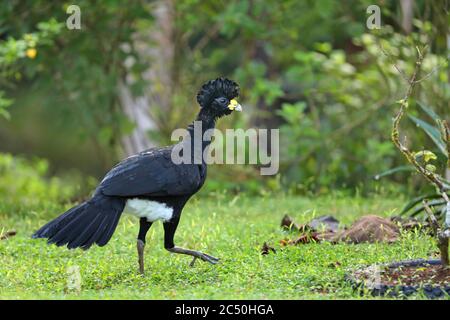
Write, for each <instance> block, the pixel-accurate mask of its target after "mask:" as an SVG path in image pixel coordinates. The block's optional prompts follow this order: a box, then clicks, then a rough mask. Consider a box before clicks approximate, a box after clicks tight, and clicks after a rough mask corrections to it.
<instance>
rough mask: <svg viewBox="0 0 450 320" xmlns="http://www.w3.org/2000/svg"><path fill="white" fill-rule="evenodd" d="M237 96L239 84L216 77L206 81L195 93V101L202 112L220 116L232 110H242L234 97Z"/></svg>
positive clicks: (216, 116) (215, 116)
mask: <svg viewBox="0 0 450 320" xmlns="http://www.w3.org/2000/svg"><path fill="white" fill-rule="evenodd" d="M238 96H239V86H238V85H237V83H236V82H234V81H232V80H228V79H224V78H217V79H215V80H210V81H208V82H206V83H205V84H204V85H203V86H202V87H201V89H200V91H199V92H198V94H197V102H198V104H199V105H200V107H201V108H202V111H203V112H206V113H207V114H209V115H211V116H213V117H214V118H220V117H222V116H224V115H229V114H231V113H232V112H233V111H242V107H241V105H240V104H239V103H238V102H237V100H236V98H237V97H238Z"/></svg>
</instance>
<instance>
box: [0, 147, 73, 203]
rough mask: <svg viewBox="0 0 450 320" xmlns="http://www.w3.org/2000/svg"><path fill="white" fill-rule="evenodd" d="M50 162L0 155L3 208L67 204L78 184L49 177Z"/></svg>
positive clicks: (0, 188)
mask: <svg viewBox="0 0 450 320" xmlns="http://www.w3.org/2000/svg"><path fill="white" fill-rule="evenodd" d="M48 165H49V164H48V162H47V161H46V160H43V159H33V160H26V159H23V158H20V157H17V156H14V157H13V156H12V155H11V154H4V153H0V177H1V179H0V194H1V197H2V205H7V204H17V205H20V206H22V207H30V206H36V205H40V204H49V203H52V202H61V201H67V199H69V198H71V197H73V196H74V195H75V194H76V192H77V189H76V187H75V186H76V183H74V182H73V181H72V182H71V183H69V184H68V183H65V182H64V181H63V180H61V178H57V177H48V175H47V173H48Z"/></svg>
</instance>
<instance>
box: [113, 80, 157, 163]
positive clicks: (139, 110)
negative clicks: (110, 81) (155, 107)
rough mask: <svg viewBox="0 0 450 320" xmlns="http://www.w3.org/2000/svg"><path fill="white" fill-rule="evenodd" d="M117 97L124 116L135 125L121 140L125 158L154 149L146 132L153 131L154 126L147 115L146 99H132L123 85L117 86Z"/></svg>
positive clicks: (128, 90)
mask: <svg viewBox="0 0 450 320" xmlns="http://www.w3.org/2000/svg"><path fill="white" fill-rule="evenodd" d="M119 97H120V104H121V106H122V109H123V111H124V113H125V115H126V116H127V117H128V119H129V120H130V121H132V122H133V123H134V124H135V128H134V130H133V132H132V133H131V134H130V135H128V136H125V137H123V138H122V146H123V150H124V152H125V154H126V156H130V155H133V154H136V153H138V152H140V151H142V150H145V149H148V148H151V147H154V146H155V144H154V143H153V142H152V141H151V140H150V138H149V136H148V131H149V130H150V129H155V128H156V124H155V122H154V121H153V119H152V118H151V117H150V115H149V113H148V109H149V105H148V102H147V101H146V99H145V98H143V97H138V98H134V97H133V96H132V94H131V92H130V89H129V88H128V87H127V86H126V85H125V84H124V83H120V84H119Z"/></svg>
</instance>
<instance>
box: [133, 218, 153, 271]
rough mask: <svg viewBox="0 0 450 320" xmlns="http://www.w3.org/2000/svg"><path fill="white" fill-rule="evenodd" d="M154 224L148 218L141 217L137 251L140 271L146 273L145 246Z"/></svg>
mask: <svg viewBox="0 0 450 320" xmlns="http://www.w3.org/2000/svg"><path fill="white" fill-rule="evenodd" d="M151 226H152V223H151V222H148V221H147V219H146V218H141V219H140V220H139V235H138V238H137V244H136V246H137V252H138V261H139V272H140V273H141V274H144V248H145V236H146V235H147V232H148V229H150V227H151Z"/></svg>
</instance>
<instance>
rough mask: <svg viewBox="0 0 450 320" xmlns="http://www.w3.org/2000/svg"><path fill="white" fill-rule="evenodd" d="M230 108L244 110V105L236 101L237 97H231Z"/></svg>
mask: <svg viewBox="0 0 450 320" xmlns="http://www.w3.org/2000/svg"><path fill="white" fill-rule="evenodd" d="M228 109H230V110H232V111H239V112H241V111H242V106H241V105H240V104H239V103H238V102H237V101H236V99H231V100H230V104H229V105H228Z"/></svg>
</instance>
